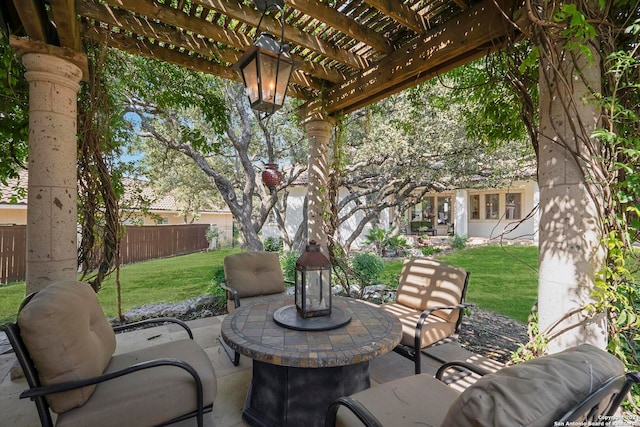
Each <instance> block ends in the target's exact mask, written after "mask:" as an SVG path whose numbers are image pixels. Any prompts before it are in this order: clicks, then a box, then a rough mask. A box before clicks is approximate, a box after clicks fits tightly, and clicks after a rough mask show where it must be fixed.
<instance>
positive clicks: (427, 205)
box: [422, 197, 434, 220]
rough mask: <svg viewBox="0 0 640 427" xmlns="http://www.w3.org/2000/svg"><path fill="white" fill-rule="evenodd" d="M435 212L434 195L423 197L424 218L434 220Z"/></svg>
mask: <svg viewBox="0 0 640 427" xmlns="http://www.w3.org/2000/svg"><path fill="white" fill-rule="evenodd" d="M433 212H434V205H433V197H425V198H424V199H422V219H423V220H432V219H433V216H434V214H433Z"/></svg>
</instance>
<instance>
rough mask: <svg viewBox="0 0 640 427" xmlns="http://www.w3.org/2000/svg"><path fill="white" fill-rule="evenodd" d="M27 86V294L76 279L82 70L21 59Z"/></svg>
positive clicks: (39, 58)
mask: <svg viewBox="0 0 640 427" xmlns="http://www.w3.org/2000/svg"><path fill="white" fill-rule="evenodd" d="M22 62H23V63H24V65H25V67H26V69H27V72H26V73H25V77H26V79H27V81H28V82H29V186H28V196H29V200H28V205H27V256H26V258H27V274H26V283H27V293H30V292H34V291H38V290H40V289H42V288H44V287H45V286H47V285H48V284H50V283H52V282H54V281H57V280H64V279H75V278H76V275H77V270H78V265H77V177H76V156H77V114H78V113H77V95H78V91H79V89H80V85H79V82H80V80H81V78H82V71H81V69H80V68H79V67H78V66H76V65H74V64H73V63H71V62H69V61H67V60H65V59H62V58H59V57H57V56H54V55H48V54H43V53H25V54H24V55H23V56H22Z"/></svg>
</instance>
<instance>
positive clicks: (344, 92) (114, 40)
mask: <svg viewBox="0 0 640 427" xmlns="http://www.w3.org/2000/svg"><path fill="white" fill-rule="evenodd" d="M266 2H269V3H273V2H274V0H261V1H255V2H249V1H239V0H189V1H187V0H76V1H60V0H56V1H54V0H30V1H24V0H9V1H7V2H1V3H0V12H1V13H2V15H3V16H2V18H3V19H4V21H5V22H7V25H8V27H9V28H10V29H11V30H12V32H13V35H14V36H17V37H24V36H28V37H29V38H30V39H31V41H35V42H38V41H41V42H44V43H43V46H46V45H57V46H60V47H62V48H65V49H66V51H65V52H76V53H77V52H82V41H83V39H88V40H94V41H98V42H101V43H106V44H107V45H108V46H112V47H114V48H117V49H121V50H124V51H127V52H131V53H133V54H136V55H142V56H146V57H150V58H154V59H158V60H161V61H165V62H169V63H173V64H177V65H180V66H183V67H187V68H191V69H194V70H198V71H202V72H205V73H209V74H213V75H217V76H219V77H222V78H225V79H230V80H236V81H240V75H239V74H238V73H237V72H235V71H233V70H232V68H231V67H232V65H233V64H235V63H236V62H237V61H238V59H239V58H240V57H241V56H242V54H243V52H244V51H245V50H246V49H247V48H248V47H249V46H250V45H252V44H253V41H254V38H255V33H256V27H258V23H259V22H260V21H261V16H262V14H261V12H260V10H258V7H257V6H256V4H263V5H264V4H265V3H266ZM519 4H520V2H518V1H514V0H495V1H494V0H393V1H389V0H325V1H321V0H284V7H283V12H282V18H283V20H284V39H285V41H286V43H287V44H288V45H289V46H290V51H291V53H292V56H293V57H294V59H295V60H297V61H299V62H300V64H301V65H300V67H299V68H298V69H297V71H296V72H295V73H294V75H293V76H292V77H291V81H290V84H289V92H288V94H289V95H290V96H294V97H296V98H299V99H302V100H305V101H308V105H307V106H309V107H311V106H313V105H314V102H319V101H317V99H318V95H320V94H321V93H322V102H323V103H324V108H325V110H326V112H327V113H328V114H331V115H333V114H336V113H339V112H350V111H353V110H355V109H357V108H360V107H362V106H365V105H368V104H371V103H373V102H375V101H377V100H379V99H382V98H384V97H386V96H388V95H390V94H392V93H395V92H399V91H401V90H403V89H405V88H407V87H410V86H414V85H416V84H418V83H420V82H421V81H424V80H427V79H429V78H432V77H434V76H435V75H437V74H438V73H442V72H445V71H448V70H451V69H453V68H455V67H457V66H459V65H462V64H464V63H466V62H468V61H470V60H472V59H475V58H479V57H482V56H484V55H486V53H487V52H488V51H489V49H492V48H495V47H497V46H500V45H501V44H502V43H503V42H504V40H505V38H506V37H505V36H506V34H507V33H508V32H509V31H511V30H512V29H513V28H514V26H513V25H512V24H511V23H509V22H508V21H507V17H510V16H516V18H518V17H520V19H515V20H514V21H515V22H516V23H517V24H518V25H520V26H524V25H525V24H526V22H523V21H524V20H525V19H526V14H520V15H517V14H516V12H515V11H517V7H516V6H517V5H519ZM498 6H500V8H499V7H498ZM500 9H501V10H500ZM278 18H280V15H279V14H278V13H269V14H268V15H267V16H265V17H264V19H262V21H261V24H260V32H263V31H266V32H269V33H272V34H273V35H275V36H276V37H278V38H280V36H281V31H282V26H281V25H280V20H279V19H278ZM19 42H20V40H14V41H12V44H13V45H14V47H16V48H17V50H18V51H19V50H20V46H19ZM33 45H34V43H31V44H30V45H29V46H28V49H30V50H33ZM25 48H27V46H25ZM47 52H50V50H47ZM68 56H69V59H70V60H72V61H77V62H78V64H79V65H80V66H81V67H82V68H83V70H87V69H88V67H87V64H86V58H84V59H83V58H82V57H81V55H80V56H77V55H76V56H74V55H73V54H71V55H68ZM314 100H315V101H314Z"/></svg>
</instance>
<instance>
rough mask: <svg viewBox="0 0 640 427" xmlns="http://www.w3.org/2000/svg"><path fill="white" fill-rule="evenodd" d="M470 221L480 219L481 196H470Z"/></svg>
mask: <svg viewBox="0 0 640 427" xmlns="http://www.w3.org/2000/svg"><path fill="white" fill-rule="evenodd" d="M469 219H480V195H479V194H474V195H472V196H469Z"/></svg>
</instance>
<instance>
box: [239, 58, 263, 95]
mask: <svg viewBox="0 0 640 427" xmlns="http://www.w3.org/2000/svg"><path fill="white" fill-rule="evenodd" d="M241 70H242V79H243V80H244V86H245V88H246V91H247V96H248V97H249V102H251V103H252V104H253V103H254V102H256V101H257V100H258V95H259V93H258V83H259V82H258V68H257V55H253V56H252V57H251V58H250V59H249V61H248V62H247V64H246V65H245V66H244V67H243V68H242V69H241Z"/></svg>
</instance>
